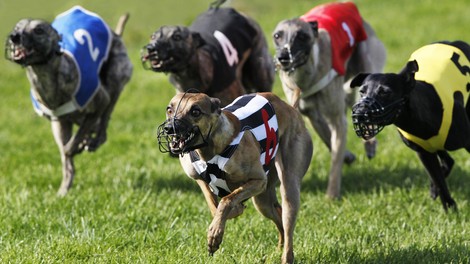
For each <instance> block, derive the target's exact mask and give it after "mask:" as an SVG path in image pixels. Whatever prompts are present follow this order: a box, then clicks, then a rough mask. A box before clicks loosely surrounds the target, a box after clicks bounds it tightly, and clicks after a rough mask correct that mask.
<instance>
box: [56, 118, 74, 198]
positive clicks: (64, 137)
mask: <svg viewBox="0 0 470 264" xmlns="http://www.w3.org/2000/svg"><path fill="white" fill-rule="evenodd" d="M51 127H52V134H53V135H54V139H55V142H56V144H57V146H58V147H59V151H60V160H61V162H62V183H61V185H60V188H59V191H58V192H57V195H59V196H65V195H66V194H67V192H68V190H69V189H70V187H72V183H73V178H74V176H75V166H74V164H73V155H70V154H68V153H67V152H66V150H65V144H66V142H68V141H69V140H70V138H71V137H72V127H73V124H72V123H70V122H65V121H57V120H53V121H51Z"/></svg>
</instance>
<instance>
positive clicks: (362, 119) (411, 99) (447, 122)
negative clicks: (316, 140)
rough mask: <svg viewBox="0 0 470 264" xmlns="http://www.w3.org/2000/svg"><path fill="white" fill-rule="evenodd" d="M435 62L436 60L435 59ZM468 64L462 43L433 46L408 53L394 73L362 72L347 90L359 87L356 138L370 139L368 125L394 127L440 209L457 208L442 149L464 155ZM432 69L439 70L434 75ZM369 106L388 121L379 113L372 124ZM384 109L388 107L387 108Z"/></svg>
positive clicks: (469, 145) (468, 50) (468, 137)
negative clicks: (418, 162) (423, 170)
mask: <svg viewBox="0 0 470 264" xmlns="http://www.w3.org/2000/svg"><path fill="white" fill-rule="evenodd" d="M426 49H428V51H426ZM423 51H424V52H427V53H423ZM441 52H442V53H441ZM419 54H427V55H425V56H424V57H423V56H421V55H419ZM440 54H443V56H441V55H440ZM437 58H440V60H439V61H436V59H437ZM415 59H416V60H415ZM469 61H470V46H469V45H468V44H466V43H464V42H462V41H455V42H440V43H434V44H431V45H428V46H425V47H423V48H421V49H419V50H417V52H415V53H413V55H412V56H411V60H410V61H409V62H408V63H407V65H406V66H405V67H404V69H403V70H402V71H401V72H400V73H398V74H394V73H387V74H366V73H364V74H359V75H357V77H356V78H354V79H353V80H352V82H351V87H360V88H359V89H360V94H361V97H362V99H361V100H360V101H359V102H358V103H357V104H356V105H355V106H354V107H353V123H354V124H355V127H356V128H357V131H356V132H357V134H358V135H359V136H362V137H370V136H374V135H375V134H376V133H378V132H380V130H377V129H375V130H373V131H368V130H369V128H373V127H374V125H377V124H379V126H381V127H383V126H386V125H390V124H392V123H393V124H394V125H396V126H397V128H398V129H399V132H400V135H401V137H402V139H403V141H404V142H405V144H406V145H407V146H408V147H410V148H411V149H413V150H414V151H416V152H417V154H418V156H419V158H420V160H421V162H422V163H423V165H424V167H425V168H426V171H427V172H428V175H429V176H430V179H431V189H430V193H431V197H432V198H434V199H435V198H436V197H437V196H439V197H440V200H441V202H442V205H443V207H444V209H445V210H446V211H447V209H448V208H454V209H457V205H456V203H455V201H454V199H452V197H451V195H450V192H449V190H448V187H447V183H446V180H445V179H446V177H447V176H448V175H449V174H450V172H451V170H452V167H453V165H454V160H453V159H452V158H451V156H450V155H449V154H448V152H447V151H450V150H456V149H460V148H465V149H466V150H467V151H469V152H470V106H469V104H468V99H469V98H468V97H469V87H470V76H469V70H468V69H469V67H470V62H469ZM418 64H419V66H418ZM436 69H444V71H442V72H440V73H439V72H436V73H435V72H434V71H435V70H436ZM429 73H431V74H429ZM447 74H451V75H447ZM415 75H416V76H415ZM436 80H437V81H436ZM396 102H400V103H398V104H397V103H396ZM373 104H375V105H380V107H379V108H384V109H387V110H386V111H385V112H387V113H390V117H386V116H385V115H381V116H382V118H381V120H374V119H375V118H374V115H375V114H376V113H373V112H372V111H376V112H377V110H378V108H377V109H375V108H376V107H371V106H372V105H373ZM390 105H393V107H392V109H388V108H389V107H388V106H390ZM378 113H379V114H380V111H378ZM383 119H386V120H389V121H388V122H387V121H382V120H383ZM381 122H383V123H382V124H380V123H381ZM361 124H363V125H365V126H364V127H361ZM436 139H437V141H436Z"/></svg>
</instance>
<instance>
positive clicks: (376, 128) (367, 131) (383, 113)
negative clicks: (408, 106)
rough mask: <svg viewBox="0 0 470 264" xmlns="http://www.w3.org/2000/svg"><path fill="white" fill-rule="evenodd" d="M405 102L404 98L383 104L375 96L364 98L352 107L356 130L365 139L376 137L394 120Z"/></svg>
mask: <svg viewBox="0 0 470 264" xmlns="http://www.w3.org/2000/svg"><path fill="white" fill-rule="evenodd" d="M404 104H405V100H404V99H403V98H400V99H398V100H396V101H394V102H392V103H390V104H389V105H387V106H382V105H381V104H380V103H379V102H378V101H377V100H375V99H374V98H370V97H364V98H362V99H361V100H360V101H359V102H357V103H356V104H355V105H353V107H352V122H353V126H354V131H356V134H357V135H358V136H359V137H362V138H363V139H365V140H368V139H371V138H373V137H375V136H376V135H377V134H378V133H379V132H380V131H382V129H383V128H384V127H385V126H387V125H390V124H392V123H393V122H394V120H395V118H396V117H397V116H398V114H399V113H400V112H401V110H402V107H403V105H404Z"/></svg>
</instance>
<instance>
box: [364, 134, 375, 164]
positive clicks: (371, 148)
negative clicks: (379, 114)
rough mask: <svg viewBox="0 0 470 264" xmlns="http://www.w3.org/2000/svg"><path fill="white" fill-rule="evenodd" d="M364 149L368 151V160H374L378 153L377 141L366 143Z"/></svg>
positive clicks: (372, 140) (367, 141) (370, 140)
mask: <svg viewBox="0 0 470 264" xmlns="http://www.w3.org/2000/svg"><path fill="white" fill-rule="evenodd" d="M364 149H365V151H366V155H367V158H369V159H372V158H373V157H375V153H376V151H377V140H376V139H375V138H372V139H369V140H365V141H364Z"/></svg>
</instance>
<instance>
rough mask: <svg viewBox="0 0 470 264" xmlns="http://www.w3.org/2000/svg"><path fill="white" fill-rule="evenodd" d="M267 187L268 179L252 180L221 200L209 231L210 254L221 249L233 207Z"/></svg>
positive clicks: (208, 246)
mask: <svg viewBox="0 0 470 264" xmlns="http://www.w3.org/2000/svg"><path fill="white" fill-rule="evenodd" d="M259 170H260V171H259V173H262V174H260V175H264V171H263V168H262V167H261V166H260V168H259ZM265 187H266V180H250V181H249V182H247V183H245V184H244V185H242V186H240V187H239V188H237V189H235V190H234V191H233V192H231V193H230V194H229V195H227V196H225V197H223V198H222V199H221V200H220V202H219V205H218V206H217V210H216V212H215V214H214V218H213V219H212V222H211V224H210V225H209V230H208V232H207V248H208V251H209V255H213V254H214V252H216V251H217V250H218V249H219V246H220V244H221V243H222V239H223V236H224V230H225V224H226V222H227V220H228V219H229V216H230V215H231V212H232V210H233V208H235V207H236V206H238V205H239V204H241V203H242V202H243V201H245V200H247V199H249V198H251V197H253V196H254V195H257V194H258V193H259V192H260V191H261V190H263V189H264V188H265Z"/></svg>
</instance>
